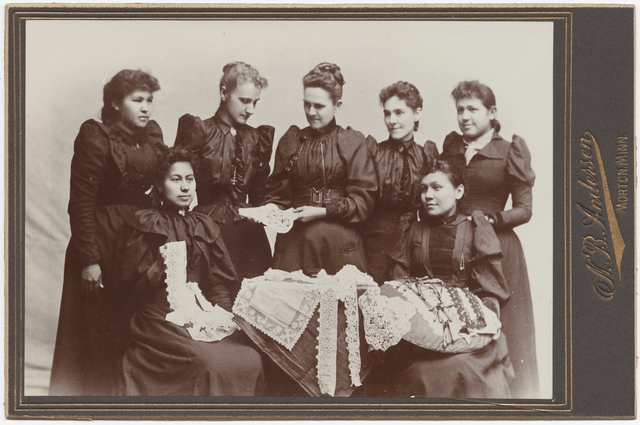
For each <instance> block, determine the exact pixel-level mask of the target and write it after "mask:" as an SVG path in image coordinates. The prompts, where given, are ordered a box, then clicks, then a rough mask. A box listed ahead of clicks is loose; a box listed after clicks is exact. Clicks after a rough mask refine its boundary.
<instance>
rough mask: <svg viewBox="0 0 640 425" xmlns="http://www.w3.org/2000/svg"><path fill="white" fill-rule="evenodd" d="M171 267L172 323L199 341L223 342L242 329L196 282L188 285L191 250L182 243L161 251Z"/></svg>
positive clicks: (169, 275)
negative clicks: (188, 258)
mask: <svg viewBox="0 0 640 425" xmlns="http://www.w3.org/2000/svg"><path fill="white" fill-rule="evenodd" d="M160 253H161V255H162V256H163V258H164V262H165V264H166V266H167V270H166V274H167V279H166V283H167V301H169V306H170V307H171V310H172V311H171V312H170V313H168V314H167V315H166V317H165V320H167V321H168V322H171V323H174V324H176V325H178V326H182V327H185V328H186V330H187V332H189V335H190V336H191V338H192V339H194V340H197V341H206V342H213V341H220V340H221V339H223V338H225V337H227V336H229V335H231V334H232V333H234V332H235V331H236V330H237V329H239V328H238V325H237V324H236V323H235V322H234V321H233V314H231V313H229V312H228V311H226V310H224V309H223V308H221V307H219V306H217V305H216V306H213V305H212V304H211V303H210V302H209V300H207V299H206V298H205V297H204V295H202V291H201V290H200V288H199V287H198V284H197V283H196V282H187V246H186V244H185V242H184V241H182V242H169V243H167V244H165V245H163V246H162V247H160Z"/></svg>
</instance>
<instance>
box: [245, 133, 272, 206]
mask: <svg viewBox="0 0 640 425" xmlns="http://www.w3.org/2000/svg"><path fill="white" fill-rule="evenodd" d="M275 131H276V129H275V128H273V127H271V126H269V125H261V126H259V127H258V128H257V129H256V133H257V135H258V158H257V170H256V174H255V176H254V178H253V181H252V182H251V187H250V188H249V191H248V192H249V203H250V204H251V205H253V206H258V205H261V204H262V202H263V201H264V198H265V197H266V196H267V179H268V178H269V173H270V172H271V168H270V167H269V161H271V153H272V152H273V137H274V135H275Z"/></svg>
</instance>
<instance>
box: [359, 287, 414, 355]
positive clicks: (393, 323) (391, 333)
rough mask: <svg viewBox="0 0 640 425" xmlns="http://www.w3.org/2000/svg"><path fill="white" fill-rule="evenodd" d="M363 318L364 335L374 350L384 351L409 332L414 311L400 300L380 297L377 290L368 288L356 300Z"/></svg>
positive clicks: (409, 305)
mask: <svg viewBox="0 0 640 425" xmlns="http://www.w3.org/2000/svg"><path fill="white" fill-rule="evenodd" d="M358 304H359V305H360V309H361V310H362V315H363V317H364V335H365V338H366V340H367V343H368V344H369V345H371V346H372V347H373V348H374V349H375V350H382V351H386V350H387V349H388V348H389V347H391V346H394V345H396V344H397V343H398V342H400V340H401V339H402V337H403V336H404V335H405V334H406V333H407V332H409V330H411V322H410V321H409V320H410V319H411V318H412V317H413V316H414V315H415V314H416V309H415V308H414V307H413V306H412V305H411V304H410V303H408V302H407V301H404V300H402V299H401V298H389V297H386V296H383V295H380V289H379V288H370V289H367V291H366V292H365V293H364V294H362V295H361V296H360V298H359V300H358Z"/></svg>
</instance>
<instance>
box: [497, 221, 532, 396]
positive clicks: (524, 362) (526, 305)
mask: <svg viewBox="0 0 640 425" xmlns="http://www.w3.org/2000/svg"><path fill="white" fill-rule="evenodd" d="M497 234H498V238H499V239H500V245H501V248H502V255H503V257H502V271H503V273H504V277H505V278H506V280H507V283H508V284H509V288H510V289H511V298H510V299H509V301H508V302H507V303H506V305H505V306H504V307H502V309H501V312H500V321H501V322H502V331H503V332H504V333H505V334H506V335H507V337H508V344H509V345H508V347H509V356H510V357H511V361H512V362H513V368H514V371H515V377H514V380H513V382H512V383H511V394H512V395H513V397H517V398H537V397H539V390H540V383H539V377H538V361H537V357H536V338H535V327H534V321H533V304H532V300H531V289H530V287H529V274H528V273H527V263H526V261H525V258H524V251H523V250H522V244H521V243H520V239H519V238H518V236H517V235H516V234H515V232H514V231H513V230H503V231H498V232H497Z"/></svg>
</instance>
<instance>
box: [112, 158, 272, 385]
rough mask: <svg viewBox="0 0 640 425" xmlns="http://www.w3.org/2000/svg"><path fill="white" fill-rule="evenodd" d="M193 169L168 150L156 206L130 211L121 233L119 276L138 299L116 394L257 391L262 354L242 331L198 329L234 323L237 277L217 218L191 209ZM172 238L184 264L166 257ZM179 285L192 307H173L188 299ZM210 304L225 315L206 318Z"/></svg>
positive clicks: (161, 164)
mask: <svg viewBox="0 0 640 425" xmlns="http://www.w3.org/2000/svg"><path fill="white" fill-rule="evenodd" d="M194 168H195V166H194V160H193V157H192V156H191V153H190V152H189V151H186V150H184V149H179V148H172V149H170V150H169V151H168V153H167V155H165V156H164V157H163V158H162V159H161V161H160V162H159V164H158V167H157V170H156V186H155V187H156V189H157V192H158V193H159V198H160V200H161V205H160V206H159V207H158V208H157V209H147V210H142V211H139V212H138V213H136V215H135V216H134V218H133V219H131V220H129V222H128V224H127V225H126V226H125V229H124V230H125V231H124V232H123V237H122V242H123V244H124V246H123V249H122V250H121V252H122V259H121V261H120V267H121V269H120V271H119V273H120V280H119V282H120V284H121V285H123V286H124V287H126V288H127V289H128V290H129V293H130V294H131V295H132V298H134V299H135V300H136V303H137V306H136V309H135V313H134V315H133V317H132V319H131V324H130V333H131V337H130V345H129V347H128V349H127V351H126V352H125V354H124V357H123V359H122V364H121V370H120V377H119V378H120V379H119V385H118V393H119V394H120V395H204V396H207V395H209V396H212V395H215V396H223V395H224V396H239V395H244V396H253V395H261V394H262V392H263V388H264V373H263V369H262V361H261V357H260V354H259V353H258V351H256V350H255V349H254V348H253V347H252V345H251V342H250V341H249V339H248V338H247V337H246V335H245V334H243V333H241V332H240V331H239V330H236V331H235V332H233V333H232V334H231V335H229V336H222V338H223V339H220V335H218V338H215V337H213V338H211V337H210V338H204V337H202V336H201V335H200V334H199V333H202V332H204V333H206V332H207V330H209V331H210V332H211V333H212V334H216V332H222V331H221V330H220V329H219V328H220V327H221V326H222V327H224V326H225V324H226V329H224V331H225V332H227V334H228V333H229V332H230V331H231V330H232V329H233V328H234V326H233V322H231V320H230V319H231V313H227V312H229V311H230V310H231V307H232V304H233V300H232V299H231V296H230V291H229V288H230V287H231V286H232V285H233V284H235V283H237V280H238V279H237V275H236V271H235V269H234V267H233V264H232V262H231V259H230V258H229V254H228V253H227V250H226V247H225V245H224V242H223V241H222V238H221V237H220V230H219V229H218V227H217V226H216V224H215V223H214V222H213V221H212V220H211V219H210V218H209V217H208V216H206V215H205V214H201V213H197V212H190V211H189V205H190V204H191V202H192V201H193V198H194V195H195V190H196V181H195V178H194V171H193V170H194ZM177 241H184V245H185V246H186V255H183V262H182V263H180V262H176V259H175V258H171V257H167V252H168V245H167V244H168V243H170V242H177ZM184 257H186V258H184ZM185 260H186V261H185ZM165 261H166V263H165ZM176 263H177V264H178V266H176ZM185 263H186V264H185ZM167 264H168V265H167ZM180 265H182V267H181V268H180ZM185 269H186V270H185ZM176 270H177V272H176ZM176 274H177V275H183V278H182V280H179V279H175V275H176ZM169 275H171V277H169ZM176 282H178V284H177V285H175V284H176ZM187 282H196V283H197V286H195V284H193V285H190V283H187ZM180 284H183V285H184V286H189V288H195V289H192V290H193V292H192V293H191V297H190V299H191V303H192V305H193V309H191V311H189V309H186V310H178V309H177V308H176V305H184V304H183V301H184V300H185V299H186V300H187V301H188V300H189V296H188V295H185V290H184V288H182V287H181V285H180ZM172 285H174V286H172ZM198 288H199V289H198ZM187 294H188V292H187ZM195 298H198V304H196V302H195V301H194V299H195ZM209 304H210V305H209ZM217 306H219V307H221V308H222V309H224V310H226V311H222V310H220V309H219V308H218V309H216V307H217ZM196 310H197V311H196ZM214 310H215V314H216V315H217V316H215V317H222V319H225V320H219V321H217V319H216V320H211V317H213V315H214V313H213V312H212V313H210V314H209V313H208V311H214ZM203 311H204V312H203ZM170 314H171V315H170ZM176 316H180V317H176ZM200 316H201V317H206V318H207V319H206V320H204V321H201V322H196V321H193V322H192V325H191V326H189V325H186V326H179V325H178V324H176V323H179V324H183V323H182V322H186V321H188V318H190V317H200ZM181 318H182V320H180V319H181ZM194 320H195V319H194ZM229 324H230V326H229ZM203 329H204V331H203ZM209 336H210V335H209ZM195 337H198V340H196V339H194V338H195ZM207 341H210V342H207Z"/></svg>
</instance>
